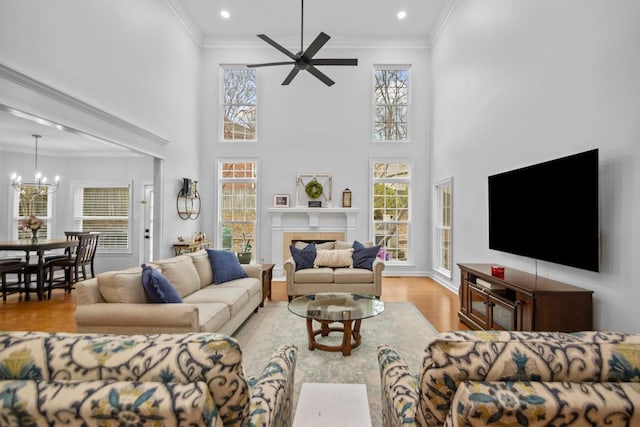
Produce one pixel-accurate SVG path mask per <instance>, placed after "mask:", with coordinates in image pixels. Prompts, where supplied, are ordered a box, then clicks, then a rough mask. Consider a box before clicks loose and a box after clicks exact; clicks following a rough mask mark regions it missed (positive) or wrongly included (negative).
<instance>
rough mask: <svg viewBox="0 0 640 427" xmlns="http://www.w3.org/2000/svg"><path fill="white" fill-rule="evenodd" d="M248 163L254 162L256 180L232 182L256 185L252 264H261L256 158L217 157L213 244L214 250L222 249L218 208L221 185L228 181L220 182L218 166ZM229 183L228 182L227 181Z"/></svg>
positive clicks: (258, 175)
mask: <svg viewBox="0 0 640 427" xmlns="http://www.w3.org/2000/svg"><path fill="white" fill-rule="evenodd" d="M248 162H254V163H255V164H256V171H257V174H256V179H255V180H254V179H253V178H238V179H235V180H234V182H255V184H256V190H257V191H256V221H255V224H254V228H253V229H254V231H255V233H254V242H253V245H252V247H253V254H254V256H253V262H255V263H258V264H259V263H261V262H262V261H263V260H262V259H261V258H259V256H260V249H259V246H260V242H259V241H258V239H259V236H260V235H261V233H260V222H261V221H260V193H261V191H260V188H261V186H260V185H261V183H260V170H261V165H260V160H259V158H257V157H242V158H239V157H218V158H216V171H215V173H216V180H217V185H216V190H215V191H216V193H217V196H216V200H217V208H216V224H215V234H216V240H215V242H214V247H215V248H221V247H222V226H221V223H222V218H221V215H220V212H221V211H220V207H221V206H222V191H220V190H221V188H222V183H224V182H227V181H228V180H222V179H221V178H220V171H221V168H220V164H221V163H248ZM229 181H230V180H229Z"/></svg>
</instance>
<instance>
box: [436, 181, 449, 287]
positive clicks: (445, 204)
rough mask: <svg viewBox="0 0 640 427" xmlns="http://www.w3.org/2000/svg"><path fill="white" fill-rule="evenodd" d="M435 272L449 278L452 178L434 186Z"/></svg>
mask: <svg viewBox="0 0 640 427" xmlns="http://www.w3.org/2000/svg"><path fill="white" fill-rule="evenodd" d="M435 193H436V197H437V198H438V199H437V200H436V209H437V211H436V230H435V231H436V250H435V254H436V260H435V261H436V262H435V267H436V270H437V271H439V272H440V273H442V274H444V275H445V276H447V277H451V255H452V254H451V232H452V228H451V224H452V215H453V212H452V208H453V178H449V179H446V180H444V181H441V182H439V183H437V184H436V191H435Z"/></svg>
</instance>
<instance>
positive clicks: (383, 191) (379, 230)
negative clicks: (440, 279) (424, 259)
mask: <svg viewBox="0 0 640 427" xmlns="http://www.w3.org/2000/svg"><path fill="white" fill-rule="evenodd" d="M371 171H372V175H371V185H372V191H371V192H372V194H373V199H372V211H371V218H372V221H373V229H374V233H375V235H374V242H375V243H376V244H377V245H380V246H383V247H384V248H385V249H386V251H387V252H388V253H389V254H390V256H391V259H390V261H394V262H407V261H408V260H409V244H410V241H409V237H410V236H409V229H410V226H411V211H410V206H411V204H410V197H411V192H410V189H411V162H410V161H404V160H400V161H398V160H392V161H379V160H374V161H372V164H371Z"/></svg>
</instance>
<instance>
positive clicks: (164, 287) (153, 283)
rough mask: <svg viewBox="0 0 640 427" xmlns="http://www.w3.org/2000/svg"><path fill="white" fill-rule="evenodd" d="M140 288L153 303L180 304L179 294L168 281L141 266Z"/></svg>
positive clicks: (159, 274) (150, 269)
mask: <svg viewBox="0 0 640 427" xmlns="http://www.w3.org/2000/svg"><path fill="white" fill-rule="evenodd" d="M142 287H143V288H144V291H145V292H146V293H147V295H148V296H149V298H150V299H151V301H152V302H154V303H158V304H160V303H181V302H182V298H180V294H179V293H178V291H177V290H176V288H174V287H173V285H172V284H171V282H170V281H169V279H167V278H166V277H164V275H163V274H162V273H161V272H159V271H158V270H156V269H153V268H151V267H149V266H148V265H145V264H142Z"/></svg>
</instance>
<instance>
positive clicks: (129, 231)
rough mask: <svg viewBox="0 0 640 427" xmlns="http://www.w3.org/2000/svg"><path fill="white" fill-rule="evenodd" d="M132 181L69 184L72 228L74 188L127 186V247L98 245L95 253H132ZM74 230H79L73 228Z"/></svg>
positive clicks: (73, 221) (74, 207)
mask: <svg viewBox="0 0 640 427" xmlns="http://www.w3.org/2000/svg"><path fill="white" fill-rule="evenodd" d="M133 184H134V183H133V181H126V182H111V183H104V182H73V183H72V184H71V199H72V208H71V209H72V223H73V224H74V228H75V221H76V217H75V209H76V206H75V193H76V190H78V189H83V188H87V187H89V188H115V187H129V220H128V222H127V249H104V248H100V247H98V249H97V250H96V253H98V254H102V255H130V254H132V253H133V249H132V242H133V240H132V233H133V192H134V186H133ZM75 231H80V230H75Z"/></svg>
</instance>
